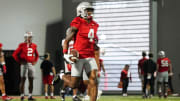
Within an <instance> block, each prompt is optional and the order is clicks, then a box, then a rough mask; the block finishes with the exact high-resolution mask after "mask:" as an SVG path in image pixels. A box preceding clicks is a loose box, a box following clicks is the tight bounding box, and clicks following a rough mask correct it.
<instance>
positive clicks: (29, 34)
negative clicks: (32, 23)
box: [24, 31, 32, 37]
mask: <svg viewBox="0 0 180 101" xmlns="http://www.w3.org/2000/svg"><path fill="white" fill-rule="evenodd" d="M24 37H32V32H30V31H27V32H26V33H25V34H24Z"/></svg>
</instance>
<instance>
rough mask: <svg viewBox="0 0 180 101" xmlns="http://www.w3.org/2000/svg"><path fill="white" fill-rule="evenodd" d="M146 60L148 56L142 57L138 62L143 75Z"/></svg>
mask: <svg viewBox="0 0 180 101" xmlns="http://www.w3.org/2000/svg"><path fill="white" fill-rule="evenodd" d="M145 60H147V58H146V57H143V58H142V59H140V60H139V62H138V66H139V67H140V69H141V75H144V70H143V63H144V61H145Z"/></svg>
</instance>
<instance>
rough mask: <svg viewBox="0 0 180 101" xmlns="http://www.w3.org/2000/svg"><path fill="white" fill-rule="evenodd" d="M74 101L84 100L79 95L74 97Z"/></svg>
mask: <svg viewBox="0 0 180 101" xmlns="http://www.w3.org/2000/svg"><path fill="white" fill-rule="evenodd" d="M73 101H82V100H81V99H80V98H79V97H77V96H76V97H74V98H73Z"/></svg>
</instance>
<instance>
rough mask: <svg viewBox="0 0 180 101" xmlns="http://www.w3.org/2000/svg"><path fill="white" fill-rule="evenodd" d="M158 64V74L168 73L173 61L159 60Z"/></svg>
mask: <svg viewBox="0 0 180 101" xmlns="http://www.w3.org/2000/svg"><path fill="white" fill-rule="evenodd" d="M157 64H158V65H159V70H158V72H166V71H168V70H169V64H171V61H170V60H169V59H168V58H166V57H165V58H159V59H158V60H157Z"/></svg>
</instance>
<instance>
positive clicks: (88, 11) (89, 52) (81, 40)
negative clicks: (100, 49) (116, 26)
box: [60, 2, 99, 101]
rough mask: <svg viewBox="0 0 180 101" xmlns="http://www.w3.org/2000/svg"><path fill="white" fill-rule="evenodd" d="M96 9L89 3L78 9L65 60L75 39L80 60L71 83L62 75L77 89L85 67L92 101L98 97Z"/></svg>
mask: <svg viewBox="0 0 180 101" xmlns="http://www.w3.org/2000/svg"><path fill="white" fill-rule="evenodd" d="M93 11H94V8H93V7H92V5H91V4H90V3H89V2H81V3H80V4H79V5H78V7H77V17H75V18H74V20H73V21H72V22H71V24H70V26H71V27H70V34H69V35H68V36H67V37H66V39H65V41H64V46H63V53H64V58H65V59H66V60H68V59H69V55H68V54H67V53H68V46H69V42H70V40H72V39H73V38H74V49H76V50H77V51H78V52H79V60H78V61H76V62H75V63H73V64H72V70H71V71H72V72H71V76H72V77H71V81H70V80H68V79H66V78H65V77H63V74H62V75H60V78H61V79H63V80H64V81H65V82H68V84H69V86H70V87H72V88H76V87H77V85H78V82H79V80H80V76H81V73H82V71H83V67H85V68H84V69H85V71H86V73H87V74H88V77H89V85H90V86H91V88H90V99H91V101H96V97H97V75H96V74H97V69H98V66H97V64H96V61H95V58H94V57H95V55H94V43H95V41H94V39H95V38H96V37H97V34H96V33H97V29H98V26H99V25H98V24H97V23H96V22H95V21H94V20H93Z"/></svg>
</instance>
